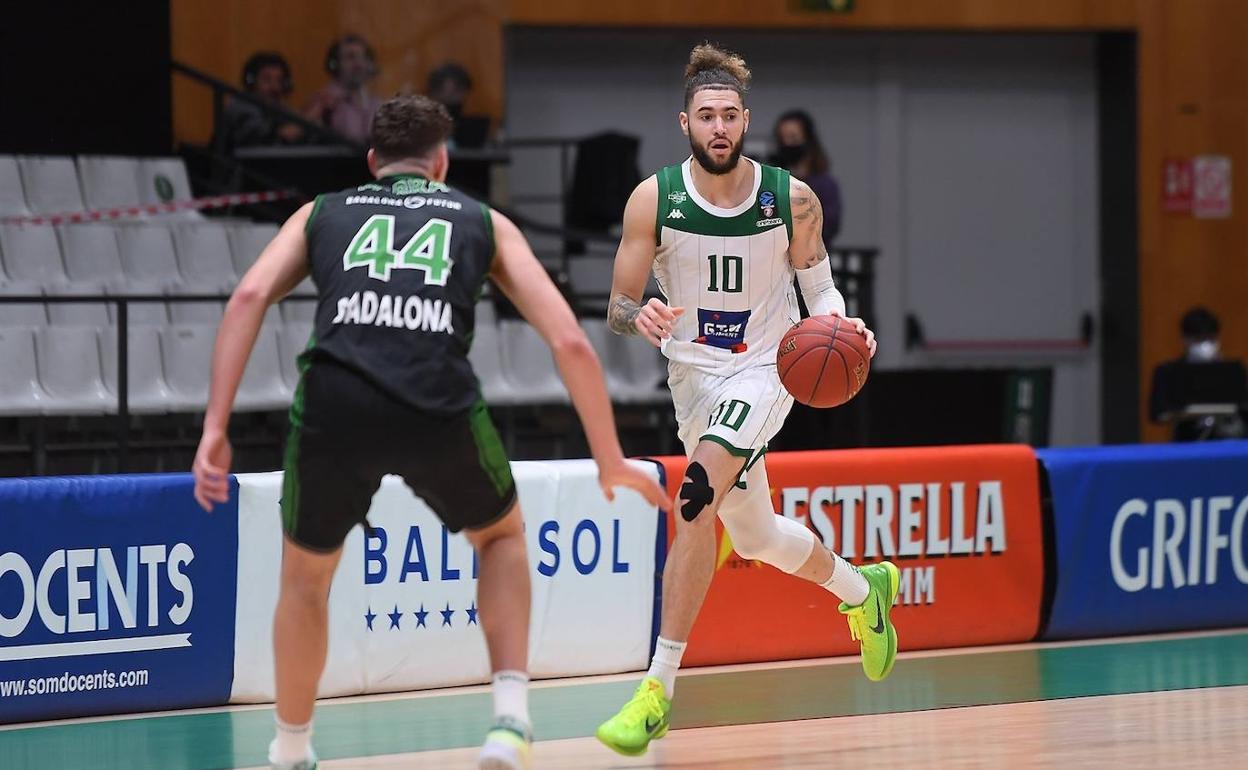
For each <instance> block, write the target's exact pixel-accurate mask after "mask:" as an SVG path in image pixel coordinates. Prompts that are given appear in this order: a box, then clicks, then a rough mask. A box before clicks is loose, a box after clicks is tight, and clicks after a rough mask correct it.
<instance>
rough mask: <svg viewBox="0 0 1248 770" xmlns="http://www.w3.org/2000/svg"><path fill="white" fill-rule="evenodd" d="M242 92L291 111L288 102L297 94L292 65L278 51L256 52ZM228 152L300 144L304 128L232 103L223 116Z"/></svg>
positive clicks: (250, 105)
mask: <svg viewBox="0 0 1248 770" xmlns="http://www.w3.org/2000/svg"><path fill="white" fill-rule="evenodd" d="M242 85H243V90H244V91H246V92H247V93H249V94H251V95H252V96H255V97H256V98H258V99H260V100H261V101H263V102H266V103H268V104H271V105H273V106H274V107H281V108H283V109H290V107H289V106H288V105H287V104H286V99H287V98H288V97H289V96H290V93H291V91H293V90H294V87H295V86H294V82H293V80H292V79H291V76H290V65H289V64H288V63H287V62H286V59H285V57H283V56H282V55H281V54H280V53H277V52H276V51H257V52H256V53H253V54H252V55H251V56H249V57H248V58H247V62H246V63H245V64H244V65H243V74H242ZM222 126H223V130H224V131H225V147H226V149H234V148H238V147H256V146H263V145H273V144H298V143H300V142H302V141H303V139H304V135H303V127H301V126H299V125H298V124H296V123H291V122H288V121H284V120H282V119H281V116H280V115H278V114H276V113H273V112H270V111H267V110H265V109H264V108H263V107H260V106H259V105H256V104H253V103H252V102H249V101H245V100H243V99H231V100H230V101H229V103H228V104H226V105H225V109H224V110H223V113H222Z"/></svg>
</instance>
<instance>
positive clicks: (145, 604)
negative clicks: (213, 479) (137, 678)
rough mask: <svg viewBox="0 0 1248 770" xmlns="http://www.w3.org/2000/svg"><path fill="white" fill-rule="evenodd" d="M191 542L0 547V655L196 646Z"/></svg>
mask: <svg viewBox="0 0 1248 770" xmlns="http://www.w3.org/2000/svg"><path fill="white" fill-rule="evenodd" d="M194 560H195V551H194V549H192V548H191V546H190V545H188V544H187V543H182V542H179V543H174V544H172V545H167V544H158V543H148V544H142V545H137V544H136V545H130V546H124V547H119V548H108V547H99V548H69V549H59V550H55V551H52V552H51V553H48V554H40V555H38V556H35V555H32V554H21V553H17V552H15V551H9V552H6V553H3V554H0V660H35V659H41V658H53V657H64V656H68V655H90V654H98V653H113V652H134V651H139V650H158V649H170V648H176V647H190V646H191V641H190V634H189V633H168V632H169V631H175V630H176V629H178V628H179V627H181V626H183V625H185V624H186V623H187V621H188V620H189V619H190V617H191V612H192V610H193V608H194V605H195V587H194V584H193V583H192V581H191V572H190V569H189V567H190V565H191V563H192V562H193V561H194Z"/></svg>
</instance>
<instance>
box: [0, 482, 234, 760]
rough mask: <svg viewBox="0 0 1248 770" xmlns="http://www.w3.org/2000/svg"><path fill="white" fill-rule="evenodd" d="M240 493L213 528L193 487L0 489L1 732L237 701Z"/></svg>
mask: <svg viewBox="0 0 1248 770" xmlns="http://www.w3.org/2000/svg"><path fill="white" fill-rule="evenodd" d="M231 488H232V493H231V499H232V500H233V501H235V502H232V503H230V504H229V505H223V506H219V507H218V508H217V509H216V510H215V511H214V512H213V513H212V514H207V513H205V512H204V511H203V510H202V509H200V508H199V506H198V505H196V504H195V501H194V499H193V498H192V496H191V478H190V476H189V475H186V474H180V475H151V476H94V477H82V478H42V479H8V480H0V722H24V721H31V720H38V719H53V718H62V717H76V716H88V715H94V714H114V713H124V712H133V711H144V710H152V709H171V708H187V707H192V706H211V705H217V704H221V703H225V702H226V701H227V700H228V699H229V696H230V680H231V678H232V676H233V673H234V604H235V602H234V600H235V578H234V576H235V574H236V571H237V559H238V505H237V502H236V501H237V499H238V496H237V487H236V486H235V485H233V484H231ZM0 764H3V760H0Z"/></svg>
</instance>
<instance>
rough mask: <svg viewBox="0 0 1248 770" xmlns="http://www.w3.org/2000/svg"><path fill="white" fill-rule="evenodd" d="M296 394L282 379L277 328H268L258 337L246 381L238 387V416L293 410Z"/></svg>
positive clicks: (236, 401) (245, 376)
mask: <svg viewBox="0 0 1248 770" xmlns="http://www.w3.org/2000/svg"><path fill="white" fill-rule="evenodd" d="M292 393H293V391H292V390H291V389H290V388H289V387H288V386H287V385H286V380H285V378H283V376H282V365H281V354H280V353H279V352H278V344H277V328H276V327H273V326H264V327H261V329H260V334H259V335H257V336H256V344H255V347H254V348H252V351H251V357H250V358H249V359H248V360H247V369H246V370H245V371H244V372H243V380H242V382H240V383H239V384H238V397H237V398H236V399H235V400H234V410H235V411H237V412H267V411H273V410H277V409H285V408H286V407H288V406H290V400H291V395H292Z"/></svg>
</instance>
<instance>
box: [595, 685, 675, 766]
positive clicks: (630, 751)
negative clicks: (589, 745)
mask: <svg viewBox="0 0 1248 770" xmlns="http://www.w3.org/2000/svg"><path fill="white" fill-rule="evenodd" d="M671 710H672V702H671V701H670V700H668V698H667V693H666V692H665V691H664V689H663V683H662V682H660V681H659V680H658V679H655V678H654V677H652V676H648V677H646V678H645V679H642V680H641V684H639V685H637V692H635V693H633V699H632V700H630V701H629V702H628V703H625V704H624V708H622V709H620V712H619V713H618V714H616V715H615V716H613V717H611V718H610V719H608V720H607V721H605V722H603V723H602V724H601V725H599V726H598V732H597V733H596V734H597V736H598V740H600V741H602V742H603V744H605V745H606V746H607V748H609V749H611V750H613V751H617V752H619V753H620V754H623V755H624V756H626V757H636V756H638V755H641V754H645V753H646V749H647V748H649V746H650V741H651V740H658V739H659V738H662V737H663V736H664V735H667V726H668V719H667V717H668V714H669V713H670V712H671Z"/></svg>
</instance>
